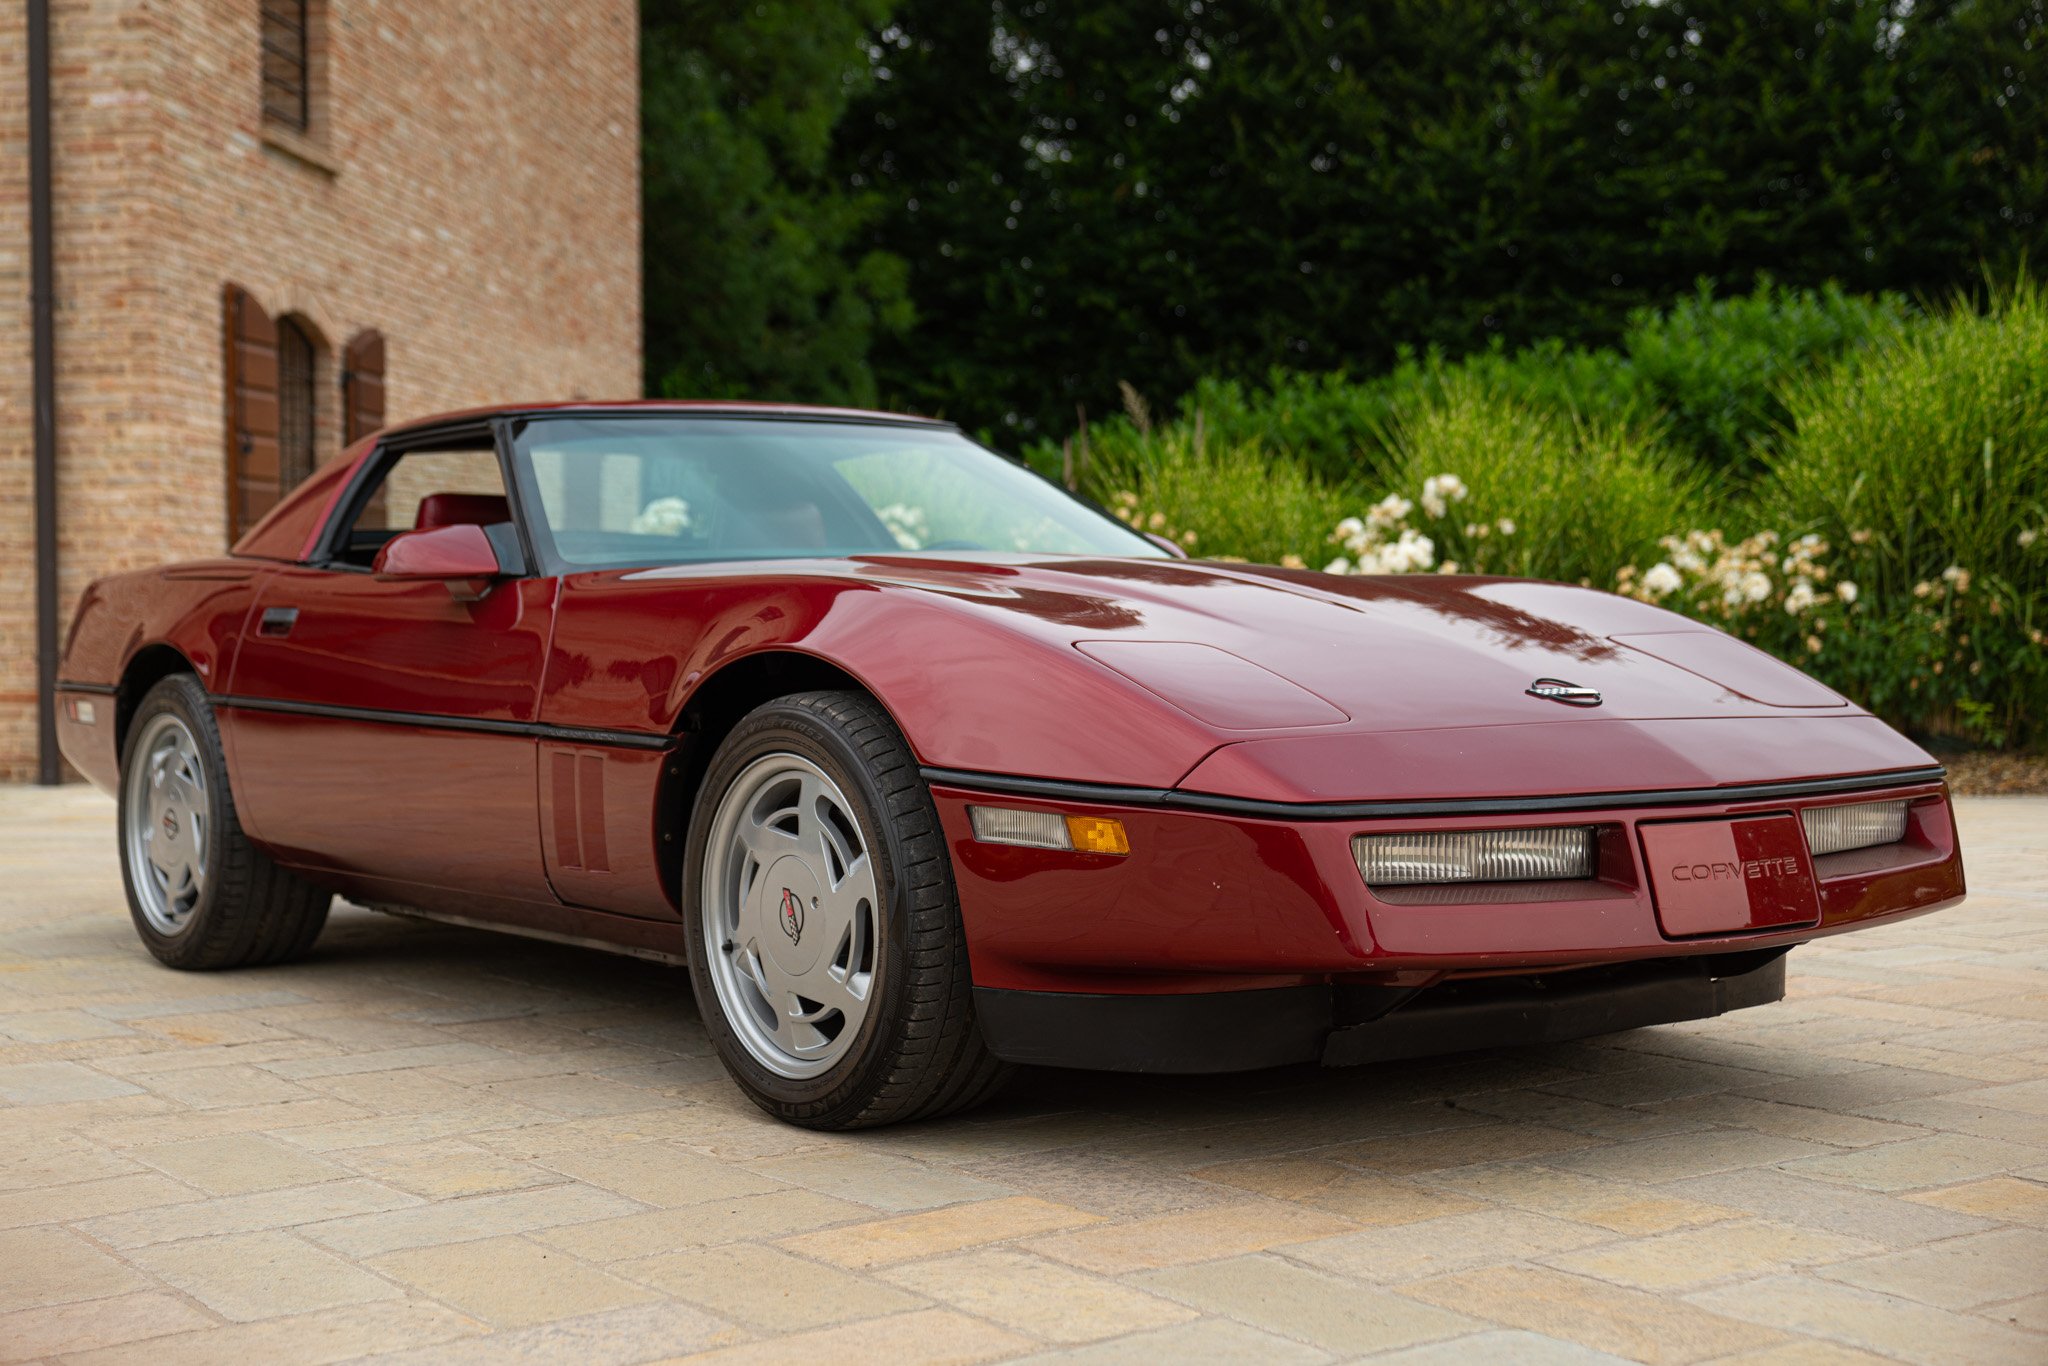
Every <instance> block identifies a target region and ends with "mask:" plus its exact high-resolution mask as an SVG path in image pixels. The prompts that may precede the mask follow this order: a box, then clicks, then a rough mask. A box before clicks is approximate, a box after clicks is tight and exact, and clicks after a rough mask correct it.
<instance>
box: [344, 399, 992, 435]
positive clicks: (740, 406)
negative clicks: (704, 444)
mask: <svg viewBox="0 0 2048 1366" xmlns="http://www.w3.org/2000/svg"><path fill="white" fill-rule="evenodd" d="M523 417H706V418H713V417H739V418H782V419H785V420H788V421H795V422H857V423H864V424H873V425H880V426H900V427H929V428H936V429H938V430H942V431H958V430H959V427H958V425H957V424H956V423H952V422H948V421H946V420H945V419H943V418H936V417H920V416H917V415H915V414H910V413H885V412H878V411H875V410H872V409H867V408H834V407H826V406H822V405H816V404H806V403H748V402H740V401H737V400H724V399H649V398H641V399H617V400H591V399H570V400H562V401H552V402H537V403H494V404H490V405H487V406H485V407H479V408H464V409H459V410H456V411H453V412H445V413H432V414H428V415H426V416H422V417H416V418H413V419H411V420H410V421H407V422H401V423H394V424H393V425H392V426H390V427H388V428H386V429H385V430H384V431H382V432H379V433H378V436H379V437H380V438H389V437H393V436H400V435H404V434H408V433H412V432H418V431H430V430H432V429H434V428H437V427H447V426H455V425H463V424H469V423H483V422H489V421H493V420H496V419H503V418H515V419H516V418H523Z"/></svg>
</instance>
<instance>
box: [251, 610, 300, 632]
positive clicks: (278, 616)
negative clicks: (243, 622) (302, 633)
mask: <svg viewBox="0 0 2048 1366" xmlns="http://www.w3.org/2000/svg"><path fill="white" fill-rule="evenodd" d="M298 624H299V609H298V608H296V607H266V608H264V609H263V617H262V619H261V620H260V621H258V622H257V623H256V634H257V635H259V636H278V637H282V636H288V635H290V634H291V633H292V627H294V626H296V625H298Z"/></svg>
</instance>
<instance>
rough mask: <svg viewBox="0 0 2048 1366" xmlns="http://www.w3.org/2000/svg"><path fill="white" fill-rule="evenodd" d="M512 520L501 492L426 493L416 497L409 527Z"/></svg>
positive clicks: (462, 524) (510, 511)
mask: <svg viewBox="0 0 2048 1366" xmlns="http://www.w3.org/2000/svg"><path fill="white" fill-rule="evenodd" d="M511 520H512V505H511V504H510V503H508V502H506V501H505V495H504V494H502V493H430V494H428V495H427V496H426V497H424V498H422V499H420V510H419V511H418V512H417V513H415V514H414V516H413V519H412V526H413V530H415V531H425V530H426V529H427V528H429V527H437V526H490V525H492V524H493V523H496V522H509V521H511Z"/></svg>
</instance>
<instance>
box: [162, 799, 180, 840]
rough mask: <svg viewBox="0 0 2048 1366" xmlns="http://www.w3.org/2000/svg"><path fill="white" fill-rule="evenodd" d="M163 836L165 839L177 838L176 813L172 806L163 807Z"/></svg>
mask: <svg viewBox="0 0 2048 1366" xmlns="http://www.w3.org/2000/svg"><path fill="white" fill-rule="evenodd" d="M164 838H165V839H167V840H176V839H177V838H178V813H177V810H176V809H175V808H173V807H165V808H164Z"/></svg>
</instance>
